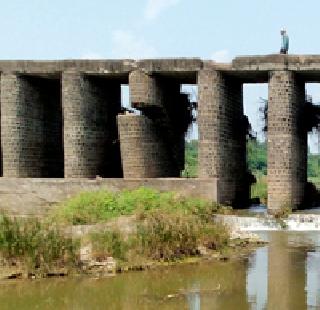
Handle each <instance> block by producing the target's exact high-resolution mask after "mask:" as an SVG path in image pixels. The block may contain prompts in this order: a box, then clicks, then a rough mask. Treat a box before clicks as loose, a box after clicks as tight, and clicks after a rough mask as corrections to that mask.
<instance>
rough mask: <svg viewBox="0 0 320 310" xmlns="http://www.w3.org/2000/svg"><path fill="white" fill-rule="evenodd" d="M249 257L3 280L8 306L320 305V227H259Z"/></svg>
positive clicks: (3, 303) (1, 299)
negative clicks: (105, 274) (102, 274)
mask: <svg viewBox="0 0 320 310" xmlns="http://www.w3.org/2000/svg"><path fill="white" fill-rule="evenodd" d="M259 234H260V235H261V236H262V237H263V238H264V239H266V240H268V241H269V244H268V245H267V246H265V247H261V248H258V249H257V250H256V251H255V252H253V253H252V254H250V255H249V256H248V257H247V258H245V259H239V260H237V261H227V262H211V263H201V264H195V265H180V266H175V267H166V268H161V269H157V270H152V271H143V272H131V273H127V274H121V275H117V276H115V277H110V278H105V279H90V278H65V279H46V280H33V281H17V280H7V281H3V282H2V283H0V309H15V310H19V309H56V310H60V309H79V310H80V309H142V310H143V309H179V310H180V309H192V310H199V309H202V310H203V309H223V310H228V309H232V310H233V309H235V310H237V309H239V310H241V309H275V310H278V309H279V310H282V309H299V310H300V309H320V234H319V232H316V231H313V232H288V231H286V232H285V231H282V232H280V231H269V232H259Z"/></svg>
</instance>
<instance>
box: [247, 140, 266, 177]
mask: <svg viewBox="0 0 320 310" xmlns="http://www.w3.org/2000/svg"><path fill="white" fill-rule="evenodd" d="M247 163H248V169H249V170H250V171H251V172H252V173H253V174H257V172H258V171H259V172H260V173H261V174H266V173H267V146H266V143H265V142H259V141H258V140H253V139H250V140H249V141H248V142H247Z"/></svg>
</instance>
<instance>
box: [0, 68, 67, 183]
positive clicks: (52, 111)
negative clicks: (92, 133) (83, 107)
mask: <svg viewBox="0 0 320 310" xmlns="http://www.w3.org/2000/svg"><path fill="white" fill-rule="evenodd" d="M59 90H60V86H59V81H57V80H49V79H48V80H47V79H43V78H39V77H30V76H17V75H15V74H2V76H1V141H2V153H3V175H4V176H5V177H59V176H63V161H62V159H61V158H60V156H62V141H61V136H60V135H61V110H60V93H59ZM53 140H54V141H53ZM52 141H53V142H52Z"/></svg>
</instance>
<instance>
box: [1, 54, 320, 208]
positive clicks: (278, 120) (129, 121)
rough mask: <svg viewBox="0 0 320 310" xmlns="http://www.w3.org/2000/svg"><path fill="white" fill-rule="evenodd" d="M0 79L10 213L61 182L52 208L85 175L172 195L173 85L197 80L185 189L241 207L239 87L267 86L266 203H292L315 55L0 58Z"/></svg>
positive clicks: (302, 158)
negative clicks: (193, 162)
mask: <svg viewBox="0 0 320 310" xmlns="http://www.w3.org/2000/svg"><path fill="white" fill-rule="evenodd" d="M0 72H1V84H0V91H1V96H0V100H1V155H2V156H1V175H2V178H0V200H1V201H4V202H5V203H6V204H7V205H8V206H9V207H10V205H11V204H12V201H11V200H12V199H14V198H15V197H17V195H20V201H21V204H22V208H23V201H24V197H28V194H33V195H35V196H37V190H40V189H41V186H42V185H41V184H42V183H43V184H45V186H46V189H48V184H51V185H52V186H51V188H52V189H53V190H54V189H55V185H54V184H59V188H60V190H61V184H64V185H63V186H64V193H65V194H64V195H62V196H61V197H60V196H59V197H56V198H55V199H53V200H57V201H58V200H59V199H60V198H61V199H62V198H63V197H64V196H66V195H67V194H66V192H68V186H70V185H69V181H70V184H73V185H72V186H71V187H73V188H74V184H75V182H76V180H78V182H80V183H81V184H82V185H81V186H79V188H81V189H83V188H86V186H83V184H84V183H85V182H86V180H88V182H92V181H90V179H92V178H96V176H100V177H101V178H102V179H103V182H102V183H103V184H104V187H108V180H109V179H110V182H111V180H112V182H115V180H116V182H117V184H118V185H117V188H118V187H121V188H123V187H127V184H128V182H129V183H130V180H131V181H132V180H135V184H139V180H141V182H142V183H141V184H146V182H147V183H148V182H151V183H152V184H153V185H154V184H156V185H154V186H155V187H157V186H158V185H157V181H156V179H158V182H160V183H161V184H162V185H161V186H162V187H163V185H164V183H166V182H168V184H170V188H171V189H172V190H175V187H176V186H175V185H174V184H175V182H177V184H178V183H179V182H180V183H179V184H180V185H179V186H178V187H179V189H181V184H184V185H185V184H187V183H188V180H180V179H178V178H179V177H180V174H181V171H182V170H183V168H184V136H185V132H186V130H187V120H188V116H189V115H190V105H189V98H188V96H187V95H185V94H183V93H181V91H180V89H181V85H182V84H193V85H194V84H195V85H198V116H197V121H198V126H199V177H198V179H193V180H192V181H191V180H190V182H192V188H193V189H196V190H195V192H196V191H197V186H198V191H199V195H200V196H204V197H207V198H208V197H209V198H210V199H213V200H216V201H218V202H221V203H233V204H238V205H244V204H245V203H246V201H247V200H248V195H249V182H248V174H247V167H246V146H245V142H246V137H245V135H246V132H245V130H243V127H244V126H243V122H244V117H243V94H242V89H243V84H244V83H268V84H269V101H268V206H269V208H270V209H277V208H280V207H281V206H282V205H283V204H285V203H289V204H293V205H299V204H300V203H301V202H302V201H303V198H304V192H305V185H306V171H307V169H306V167H307V131H306V129H305V128H304V126H302V125H301V116H302V114H303V113H302V111H303V108H304V104H305V100H304V98H305V83H306V82H320V56H294V55H292V56H291V55H289V56H288V55H267V56H250V57H237V58H235V59H234V60H233V61H232V63H230V64H220V63H216V62H213V61H203V60H200V59H197V58H177V59H152V60H139V61H135V60H63V61H0ZM121 85H129V88H130V102H131V104H132V107H133V108H135V109H136V111H138V112H136V113H122V112H121ZM8 178H10V179H8ZM22 178H23V179H22ZM47 178H50V179H47ZM62 178H64V179H62ZM168 178H171V179H170V180H169V179H168ZM98 179H100V178H98ZM35 180H37V181H36V185H34V184H35V183H34V182H35ZM39 180H43V182H40V181H39ZM68 180H69V181H68ZM173 181H174V182H173ZM48 182H49V183H48ZM50 182H51V183H50ZM97 182H98V181H97ZM181 182H184V183H181ZM80 183H79V184H80ZM98 183H99V182H98ZM204 183H205V185H204ZM8 184H10V186H9V187H8ZM113 184H114V183H113ZM161 186H160V187H161ZM49 187H50V186H49ZM182 187H185V188H188V186H187V185H185V186H182ZM203 187H205V190H203ZM28 191H29V193H28ZM21 195H22V196H21ZM23 195H25V196H23ZM8 197H10V198H8ZM42 199H43V200H44V201H46V199H45V198H43V197H42ZM27 200H28V199H27ZM32 201H33V200H32V199H31V201H30V202H29V204H30V205H31V204H32ZM4 202H3V203H4ZM3 203H2V204H3ZM36 204H37V202H36ZM0 206H1V203H0Z"/></svg>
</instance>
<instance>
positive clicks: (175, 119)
mask: <svg viewBox="0 0 320 310" xmlns="http://www.w3.org/2000/svg"><path fill="white" fill-rule="evenodd" d="M129 86H130V99H131V104H132V106H133V107H134V108H136V109H139V110H140V111H141V113H142V114H143V116H144V120H143V118H140V119H139V118H138V119H139V121H138V119H137V121H138V122H140V125H139V126H142V127H143V128H145V129H144V130H146V128H148V129H150V130H152V131H153V132H152V133H150V134H148V137H147V139H148V141H149V142H148V144H149V145H151V144H153V145H158V146H157V147H156V148H157V150H158V151H159V152H160V151H161V152H162V153H161V154H159V156H157V157H156V158H157V159H159V160H160V161H161V162H159V163H156V162H153V163H152V162H149V163H147V166H149V167H151V166H150V165H152V164H153V165H154V168H150V169H148V170H147V171H144V170H143V171H144V172H141V171H142V170H141V171H140V172H139V173H138V172H137V173H135V177H139V176H140V177H142V176H144V177H146V175H148V176H149V177H160V176H162V177H179V176H180V173H181V171H182V170H183V169H184V136H185V132H186V131H187V129H188V128H187V126H186V124H185V122H184V121H185V120H186V119H187V112H188V110H187V109H188V98H186V97H185V96H183V95H182V94H181V93H180V83H179V80H174V79H170V80H167V79H166V78H163V77H162V78H160V77H156V76H152V75H151V74H147V73H145V72H143V71H141V70H136V71H133V72H131V73H130V75H129ZM125 120H127V121H133V119H130V118H124V119H121V123H120V124H124V122H125ZM134 122H136V121H134ZM142 124H143V125H142ZM134 126H136V125H134ZM143 135H145V133H143ZM124 137H125V133H123V134H122V135H121V149H122V161H123V163H124V162H126V161H127V159H126V158H125V156H126V155H125V154H128V153H127V152H124V149H127V148H128V150H130V146H128V147H125V146H123V145H127V143H128V141H133V140H128V141H125V138H124ZM152 138H154V139H156V140H155V141H153V142H151V140H150V139H152ZM142 141H145V140H143V139H141V143H140V144H141V145H140V146H137V143H136V142H133V145H132V148H134V149H136V148H137V147H138V148H140V150H141V152H144V150H143V148H144V146H143V145H142ZM138 144H139V142H138ZM128 156H130V155H129V154H128ZM125 167H127V166H125V165H124V170H127V169H126V168H125ZM159 167H162V168H161V169H162V171H159V170H158V169H159ZM148 171H150V173H148ZM124 175H125V176H128V175H130V176H131V177H132V172H130V171H127V172H125V173H124Z"/></svg>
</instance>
